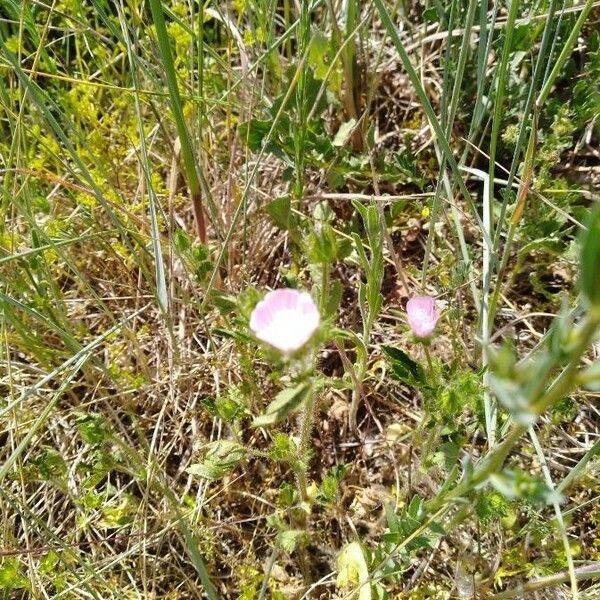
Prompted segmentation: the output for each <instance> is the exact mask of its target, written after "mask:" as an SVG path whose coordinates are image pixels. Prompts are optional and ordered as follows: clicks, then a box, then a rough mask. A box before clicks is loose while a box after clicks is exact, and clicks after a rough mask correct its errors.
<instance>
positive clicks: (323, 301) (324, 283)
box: [319, 262, 329, 317]
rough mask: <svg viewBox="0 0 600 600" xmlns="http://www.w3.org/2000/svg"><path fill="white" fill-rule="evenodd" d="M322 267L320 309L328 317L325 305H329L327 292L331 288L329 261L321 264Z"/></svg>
mask: <svg viewBox="0 0 600 600" xmlns="http://www.w3.org/2000/svg"><path fill="white" fill-rule="evenodd" d="M321 268H322V272H321V298H320V302H319V304H320V305H319V310H320V312H321V315H322V316H323V317H326V315H325V307H326V306H327V293H328V288H329V263H328V262H324V263H323V264H322V266H321Z"/></svg>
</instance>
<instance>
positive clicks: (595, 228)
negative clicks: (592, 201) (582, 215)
mask: <svg viewBox="0 0 600 600" xmlns="http://www.w3.org/2000/svg"><path fill="white" fill-rule="evenodd" d="M581 291H582V293H583V295H584V297H585V298H586V300H587V301H588V302H589V303H590V304H591V305H592V306H594V307H595V308H596V309H598V310H600V203H599V204H598V205H597V206H596V207H595V208H594V210H592V214H591V215H590V218H589V220H588V222H587V231H586V233H585V234H584V236H583V243H582V248H581Z"/></svg>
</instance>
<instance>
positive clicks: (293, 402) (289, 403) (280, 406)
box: [252, 382, 311, 427]
mask: <svg viewBox="0 0 600 600" xmlns="http://www.w3.org/2000/svg"><path fill="white" fill-rule="evenodd" d="M310 390H311V385H310V383H306V382H303V383H300V384H299V385H297V386H296V387H293V388H287V389H285V390H282V391H281V392H279V394H277V396H275V400H273V402H271V404H269V406H268V407H267V410H266V412H265V414H264V415H261V416H259V417H256V418H255V419H254V421H253V422H252V426H253V427H265V426H267V425H274V424H275V423H278V422H279V421H282V420H283V419H285V418H286V417H287V416H288V415H289V414H290V413H292V412H294V411H295V410H297V409H298V408H299V407H300V405H301V404H302V402H303V401H304V400H305V399H306V398H307V396H308V394H309V393H310Z"/></svg>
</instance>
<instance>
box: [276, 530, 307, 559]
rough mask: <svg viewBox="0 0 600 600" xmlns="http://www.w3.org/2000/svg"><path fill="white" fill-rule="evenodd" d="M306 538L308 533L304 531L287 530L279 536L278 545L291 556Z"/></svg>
mask: <svg viewBox="0 0 600 600" xmlns="http://www.w3.org/2000/svg"><path fill="white" fill-rule="evenodd" d="M305 537H306V531H304V530H303V529H286V530H285V531H280V532H279V533H278V534H277V545H278V546H279V547H280V548H283V550H285V552H287V553H288V554H291V553H292V552H293V551H294V550H295V549H296V547H297V546H298V544H299V543H300V542H302V540H303V538H305Z"/></svg>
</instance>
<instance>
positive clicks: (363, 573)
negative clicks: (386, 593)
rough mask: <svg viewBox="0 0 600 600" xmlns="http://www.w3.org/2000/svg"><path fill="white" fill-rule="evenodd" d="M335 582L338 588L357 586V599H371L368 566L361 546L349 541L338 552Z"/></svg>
mask: <svg viewBox="0 0 600 600" xmlns="http://www.w3.org/2000/svg"><path fill="white" fill-rule="evenodd" d="M337 573H338V574H337V579H336V584H337V586H338V587H340V588H348V587H357V588H359V592H358V600H371V598H372V595H371V586H370V584H369V568H368V566H367V561H366V558H365V552H364V550H363V547H362V546H361V545H360V544H359V543H358V542H351V543H350V544H348V545H347V546H345V547H344V549H343V550H342V551H341V552H340V554H339V556H338V558H337Z"/></svg>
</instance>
